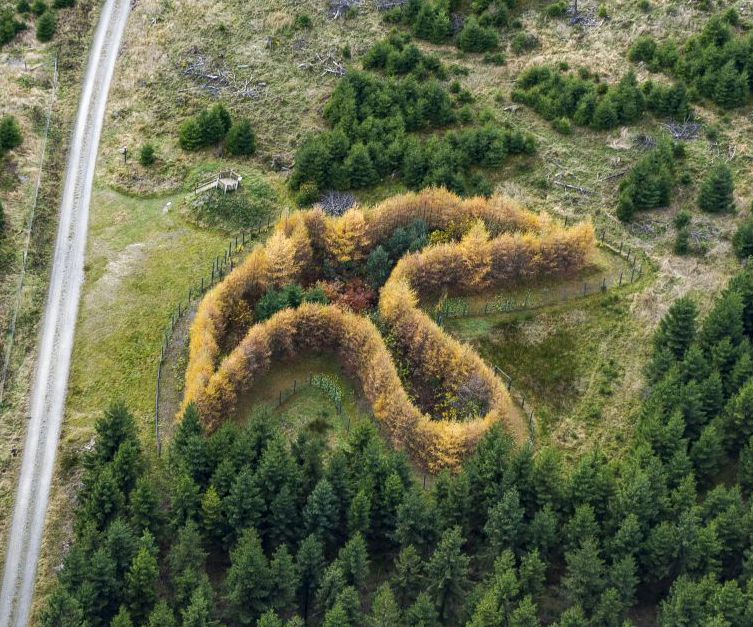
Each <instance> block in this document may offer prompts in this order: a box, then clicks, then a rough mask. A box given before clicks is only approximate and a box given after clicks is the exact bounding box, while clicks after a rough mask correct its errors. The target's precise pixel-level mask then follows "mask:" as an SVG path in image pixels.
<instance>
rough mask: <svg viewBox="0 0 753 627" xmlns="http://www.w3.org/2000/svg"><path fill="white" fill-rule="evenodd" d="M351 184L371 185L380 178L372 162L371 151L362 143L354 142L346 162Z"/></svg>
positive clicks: (357, 185) (356, 185)
mask: <svg viewBox="0 0 753 627" xmlns="http://www.w3.org/2000/svg"><path fill="white" fill-rule="evenodd" d="M344 166H345V169H346V170H347V172H348V176H349V179H350V184H351V185H352V186H353V187H354V188H356V189H359V188H363V187H369V186H370V185H374V184H375V183H376V182H377V180H378V175H377V172H376V170H375V169H374V164H373V163H372V162H371V157H370V156H369V151H368V150H366V146H364V145H363V144H361V143H357V144H353V145H352V146H351V147H350V152H349V153H348V156H347V158H346V159H345V163H344Z"/></svg>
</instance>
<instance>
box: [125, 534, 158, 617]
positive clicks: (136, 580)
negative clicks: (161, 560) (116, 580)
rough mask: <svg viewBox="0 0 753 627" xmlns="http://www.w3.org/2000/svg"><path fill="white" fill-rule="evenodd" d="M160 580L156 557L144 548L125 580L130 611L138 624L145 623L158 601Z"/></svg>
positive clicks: (138, 554) (132, 564)
mask: <svg viewBox="0 0 753 627" xmlns="http://www.w3.org/2000/svg"><path fill="white" fill-rule="evenodd" d="M158 578H159V568H158V567H157V558H156V556H155V555H154V554H153V553H152V552H151V551H149V549H147V548H146V547H142V548H141V550H139V552H138V553H137V554H136V557H134V558H133V562H132V563H131V568H130V570H129V571H128V574H127V575H126V579H125V583H126V598H127V599H128V609H129V610H130V612H131V616H132V617H133V619H134V620H135V621H136V623H137V624H141V623H143V622H145V620H146V618H147V616H148V615H149V613H150V612H151V610H152V607H153V606H154V604H155V602H156V601H157V580H158Z"/></svg>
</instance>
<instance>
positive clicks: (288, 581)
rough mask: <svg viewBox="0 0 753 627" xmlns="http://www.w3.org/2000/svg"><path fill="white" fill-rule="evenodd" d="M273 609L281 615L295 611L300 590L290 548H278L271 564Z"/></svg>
mask: <svg viewBox="0 0 753 627" xmlns="http://www.w3.org/2000/svg"><path fill="white" fill-rule="evenodd" d="M269 581H270V590H271V591H272V595H271V600H272V607H273V608H274V609H275V610H276V611H277V612H278V613H279V614H281V615H285V614H287V613H288V612H289V611H290V610H292V609H293V605H294V603H295V595H296V592H297V590H298V583H299V577H298V570H297V569H296V566H295V564H294V562H293V557H292V556H291V555H290V552H289V551H288V547H287V546H286V545H285V544H283V545H281V546H278V547H277V549H276V550H275V552H274V554H273V555H272V559H271V560H270V562H269Z"/></svg>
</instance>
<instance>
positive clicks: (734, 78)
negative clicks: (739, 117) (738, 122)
mask: <svg viewBox="0 0 753 627" xmlns="http://www.w3.org/2000/svg"><path fill="white" fill-rule="evenodd" d="M747 96H748V84H747V76H746V75H745V74H744V73H743V72H739V71H738V70H737V68H736V67H735V62H734V61H733V60H730V61H728V62H727V63H725V64H724V67H722V69H721V70H720V71H719V74H718V75H717V78H716V86H715V88H714V102H715V103H716V104H718V105H719V106H720V107H722V108H723V109H734V108H735V107H741V106H743V105H744V104H745V99H746V98H747Z"/></svg>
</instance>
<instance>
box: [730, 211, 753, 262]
mask: <svg viewBox="0 0 753 627" xmlns="http://www.w3.org/2000/svg"><path fill="white" fill-rule="evenodd" d="M732 248H733V249H734V250H735V255H737V258H738V259H741V260H743V259H748V257H750V256H751V255H753V218H747V219H746V220H744V221H743V222H741V223H740V224H739V225H738V227H737V230H736V231H735V234H734V235H733V236H732Z"/></svg>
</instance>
